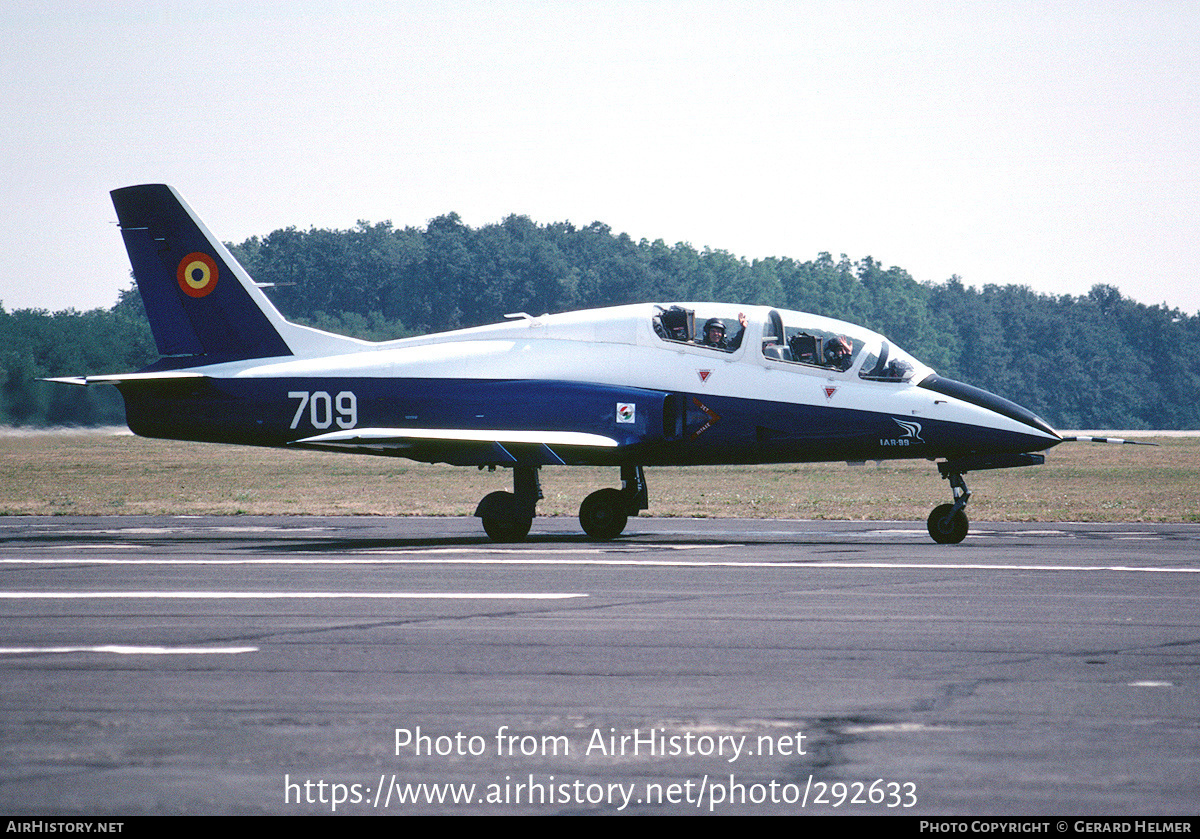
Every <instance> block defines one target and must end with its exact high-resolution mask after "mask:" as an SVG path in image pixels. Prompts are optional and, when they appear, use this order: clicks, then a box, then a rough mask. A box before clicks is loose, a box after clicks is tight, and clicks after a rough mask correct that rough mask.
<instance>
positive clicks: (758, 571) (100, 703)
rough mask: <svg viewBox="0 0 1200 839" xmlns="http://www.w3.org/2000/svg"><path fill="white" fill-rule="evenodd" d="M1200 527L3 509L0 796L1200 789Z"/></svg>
mask: <svg viewBox="0 0 1200 839" xmlns="http://www.w3.org/2000/svg"><path fill="white" fill-rule="evenodd" d="M1198 574H1200V526H1197V525H1176V524H1168V525H1158V524H1140V523H1139V524H1038V525H1032V524H994V523H988V522H973V523H972V533H971V535H970V536H969V537H968V538H967V540H966V541H965V542H964V543H963V544H961V545H957V546H943V545H936V544H934V543H933V542H931V541H930V540H929V537H928V535H927V534H926V533H925V527H924V524H923V523H915V522H891V523H889V522H807V521H779V520H729V519H724V520H718V519H709V520H704V519H654V518H638V519H634V520H631V521H630V524H629V527H628V529H627V530H626V534H625V535H624V536H623V537H621V538H620V539H618V540H616V541H613V542H608V543H596V542H590V541H588V540H587V539H586V538H585V537H584V536H583V535H582V534H581V533H579V531H578V524H577V522H575V521H573V520H570V519H565V518H564V519H555V518H550V519H538V520H536V521H535V522H534V533H533V534H532V536H531V538H530V540H529V541H527V542H524V543H521V544H516V545H497V544H493V543H491V542H489V541H487V539H486V538H485V537H484V536H483V534H482V530H481V528H480V527H479V522H478V520H476V519H458V518H437V519H430V518H365V517H345V518H306V517H236V518H228V517H226V518H220V517H174V518H150V517H112V518H68V517H54V518H43V517H8V518H0V610H2V615H3V631H2V635H0V813H4V814H5V815H8V816H16V815H21V814H36V815H43V816H44V815H69V814H76V815H94V816H103V815H112V816H133V815H139V814H200V813H221V814H259V813H264V814H270V813H274V814H292V815H308V814H323V813H335V812H336V813H338V814H400V813H464V814H465V813H472V814H511V813H521V814H554V813H600V814H608V813H613V814H616V813H621V814H645V813H686V814H692V813H709V812H712V813H719V814H778V813H801V812H803V813H812V814H820V815H831V814H838V813H856V814H878V815H888V814H904V815H941V816H963V817H966V816H973V817H982V816H1047V815H1060V816H1064V817H1066V816H1084V815H1092V816H1099V815H1111V816H1137V815H1145V816H1153V815H1159V816H1196V815H1198V814H1200V577H1198V576H1197V575H1198Z"/></svg>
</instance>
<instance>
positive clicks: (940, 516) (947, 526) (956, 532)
mask: <svg viewBox="0 0 1200 839" xmlns="http://www.w3.org/2000/svg"><path fill="white" fill-rule="evenodd" d="M927 523H928V525H929V535H930V536H932V537H933V541H935V542H937V543H938V544H941V545H957V544H958V543H959V542H961V541H962V540H963V539H965V538H967V530H968V528H969V526H970V525H969V524H968V522H967V514H966V513H964V512H963V511H962V510H958V511H957V512H956V511H955V510H954V505H953V504H940V505H938V506H937V507H934V508H933V512H932V513H930V514H929V521H928V522H927Z"/></svg>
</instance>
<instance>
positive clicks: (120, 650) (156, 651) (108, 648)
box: [0, 644, 258, 655]
mask: <svg viewBox="0 0 1200 839" xmlns="http://www.w3.org/2000/svg"><path fill="white" fill-rule="evenodd" d="M256 652H258V647H149V646H134V645H129V644H101V645H99V646H93V647H0V655H28V654H32V653H54V654H60V655H61V654H66V653H112V654H113V655H240V654H242V653H256Z"/></svg>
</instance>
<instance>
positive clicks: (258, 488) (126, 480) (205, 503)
mask: <svg viewBox="0 0 1200 839" xmlns="http://www.w3.org/2000/svg"><path fill="white" fill-rule="evenodd" d="M1143 439H1147V440H1151V439H1152V440H1153V441H1154V442H1156V443H1158V444H1159V446H1158V448H1150V447H1145V446H1115V445H1100V444H1084V443H1073V444H1072V443H1067V444H1063V445H1061V446H1059V447H1058V448H1056V449H1053V450H1051V451H1050V452H1048V453H1047V457H1046V464H1045V465H1044V466H1039V467H1032V468H1023V469H1003V470H996V471H990V472H975V473H972V474H970V475H968V476H967V483H968V485H969V486H970V488H971V492H972V499H971V505H970V507H969V508H968V514H969V515H970V517H971V518H972V519H973V520H978V521H1091V522H1104V521H1159V522H1196V521H1200V437H1154V438H1151V437H1146V438H1143ZM541 479H542V491H543V492H544V493H545V499H544V500H543V501H542V502H541V503H540V504H539V505H538V513H539V515H545V516H575V515H576V514H577V513H578V510H579V502H580V501H582V500H583V498H584V496H585V495H587V494H588V493H589V492H591V491H592V490H594V489H598V488H600V487H602V486H619V485H620V481H619V478H618V474H617V470H616V469H615V468H614V469H593V468H565V467H546V468H544V469H542V471H541ZM511 480H512V479H511V472H509V471H508V470H504V469H499V470H497V471H495V472H487V471H479V470H476V469H473V468H464V467H452V466H442V465H437V466H431V465H427V464H421V463H414V462H412V461H407V460H401V459H395V458H382V457H366V456H355V455H346V454H332V453H326V452H305V451H290V450H289V451H283V450H278V449H255V448H246V447H234V446H221V445H214V444H207V443H181V442H174V441H164V440H148V439H143V438H139V437H133V436H129V435H128V434H126V435H109V434H98V433H95V432H79V433H69V432H64V433H55V434H33V435H8V436H0V514H5V515H113V514H118V515H136V514H228V515H238V514H263V515H266V514H310V515H388V516H397V515H399V516H405V515H423V516H464V515H471V514H472V513H473V512H474V510H475V505H476V503H477V502H478V501H479V499H480V498H482V497H483V496H484V495H486V494H487V493H488V492H491V491H492V490H495V489H511ZM647 482H648V483H649V487H650V510H649V511H648V513H644V514H643V515H654V516H701V517H752V518H791V519H868V520H901V521H906V520H912V521H917V520H919V521H924V519H925V517H926V516H928V515H929V511H930V510H931V509H932V508H933V507H934V505H936V504H941V503H943V502H946V501H949V500H950V487H949V485H948V484H947V482H946V481H944V480H942V479H941V477H940V476H939V475H938V472H937V469H936V468H935V466H934V465H933V464H932V463H929V462H928V461H923V460H922V461H894V462H884V463H882V464H875V463H868V464H865V465H850V464H845V463H824V464H803V465H769V466H717V467H689V468H658V469H649V470H647Z"/></svg>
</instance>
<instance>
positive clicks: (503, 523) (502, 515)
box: [475, 466, 542, 542]
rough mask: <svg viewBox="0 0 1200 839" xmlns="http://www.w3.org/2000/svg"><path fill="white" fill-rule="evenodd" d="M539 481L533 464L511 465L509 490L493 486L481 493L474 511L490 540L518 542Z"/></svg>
mask: <svg viewBox="0 0 1200 839" xmlns="http://www.w3.org/2000/svg"><path fill="white" fill-rule="evenodd" d="M541 499H542V485H541V481H539V480H538V467H537V466H514V467H513V491H512V492H505V491H504V490H497V491H496V492H493V493H489V494H488V495H485V496H484V497H483V500H482V501H480V502H479V506H478V507H476V508H475V515H477V516H479V517H480V518H481V519H483V529H484V530H485V531H486V532H487V535H488V536H490V537H491V539H492V541H493V542H520V541H522V540H523V539H524V538H525V537H526V536H528V535H529V528H530V527H532V526H533V517H534V515H536V508H537V503H538V501H540V500H541Z"/></svg>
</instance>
